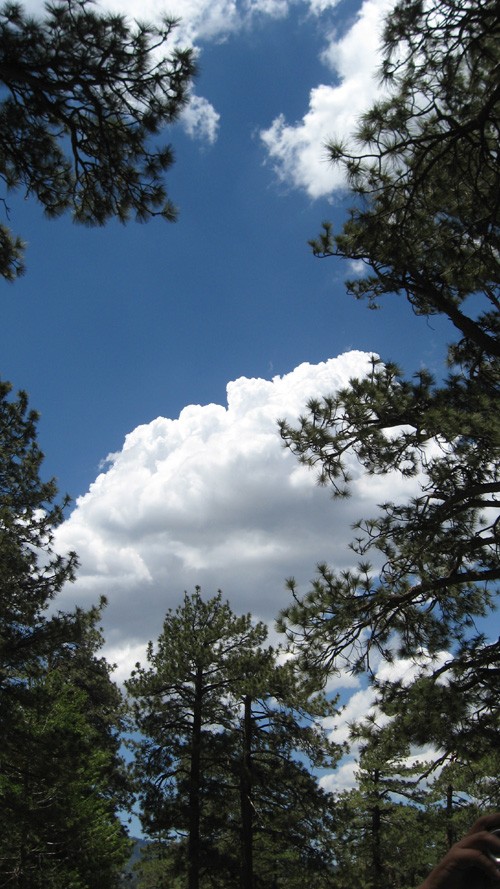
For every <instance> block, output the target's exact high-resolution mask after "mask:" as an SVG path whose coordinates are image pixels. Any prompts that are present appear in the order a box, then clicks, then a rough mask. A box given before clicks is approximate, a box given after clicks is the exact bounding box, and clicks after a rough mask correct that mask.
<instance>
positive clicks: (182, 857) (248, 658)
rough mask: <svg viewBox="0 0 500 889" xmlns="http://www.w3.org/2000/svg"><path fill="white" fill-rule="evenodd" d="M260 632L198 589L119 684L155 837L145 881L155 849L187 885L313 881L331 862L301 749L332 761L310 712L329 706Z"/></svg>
mask: <svg viewBox="0 0 500 889" xmlns="http://www.w3.org/2000/svg"><path fill="white" fill-rule="evenodd" d="M266 636H267V630H266V628H265V626H264V625H263V624H262V623H256V624H253V623H252V620H251V618H250V616H249V615H245V616H243V617H236V616H235V615H234V614H233V613H232V611H231V609H230V607H229V605H228V604H227V603H223V602H222V599H221V595H220V594H218V595H217V596H216V597H214V598H212V599H210V600H209V601H207V602H204V601H203V599H202V598H201V594H200V591H199V589H197V590H196V592H195V594H194V596H191V597H188V596H187V595H185V597H184V602H183V604H182V605H181V606H180V607H179V608H178V609H177V610H176V611H175V612H172V611H169V612H168V613H167V617H166V619H165V623H164V627H163V632H162V634H161V636H160V638H159V640H158V645H157V648H156V650H155V649H153V646H152V645H150V646H149V650H148V661H149V664H150V667H149V669H144V668H141V667H140V666H139V665H138V666H137V669H136V671H135V673H134V675H133V676H132V678H131V680H130V681H129V682H128V683H127V687H128V690H129V692H130V693H131V695H132V696H133V697H134V698H135V702H136V703H135V709H136V722H137V727H138V729H139V730H140V732H141V733H142V735H144V740H142V741H140V742H139V743H138V754H137V774H138V778H139V784H140V795H141V798H142V807H143V822H144V825H145V828H146V830H147V831H148V832H149V833H150V834H151V835H152V836H153V837H154V838H155V839H156V840H158V841H159V845H157V847H156V848H157V852H158V854H157V855H156V856H155V855H153V856H152V855H149V856H148V861H147V862H146V863H145V867H144V885H148V880H149V879H150V877H151V874H152V873H153V874H154V873H156V872H157V868H158V864H155V863H154V862H155V861H157V862H158V861H161V860H162V856H163V873H164V877H165V880H166V881H167V880H168V879H173V878H175V877H177V876H182V875H183V874H187V885H188V887H190V889H191V887H193V886H196V887H198V886H203V887H205V886H207V887H208V886H227V885H239V886H240V887H241V889H246V887H256V886H262V887H264V886H270V887H271V886H276V887H277V886H280V885H282V884H284V883H285V882H286V884H287V885H292V884H291V883H290V879H291V874H297V878H298V875H299V874H300V879H301V881H302V883H304V881H305V880H306V879H309V880H310V881H311V884H312V883H313V881H314V879H315V878H318V877H319V878H321V874H324V873H325V872H326V871H327V869H328V861H329V845H328V837H329V833H328V832H329V830H331V822H332V811H331V800H330V799H329V797H328V795H327V794H326V793H323V792H322V791H321V789H320V788H319V787H318V784H317V780H316V779H315V778H314V777H313V776H312V775H311V773H310V772H309V771H308V769H307V768H306V766H305V765H304V764H303V763H302V762H300V761H299V759H298V758H297V757H298V756H299V755H302V757H304V758H305V759H308V760H309V761H311V762H312V763H313V764H314V765H315V766H323V767H327V766H331V765H332V763H333V762H335V761H336V760H337V758H338V755H339V751H338V748H337V747H335V746H334V745H331V744H329V743H328V742H327V741H326V739H325V737H324V735H323V733H322V732H321V730H320V727H319V725H318V721H317V720H318V719H319V718H320V717H322V716H325V715H327V714H329V713H331V712H332V706H331V705H329V704H327V703H326V701H325V700H324V698H323V696H322V695H318V694H314V693H313V692H312V689H311V687H310V686H307V685H306V684H305V683H302V684H301V682H300V681H299V680H298V679H297V677H296V676H295V674H294V671H293V669H292V666H291V665H290V664H285V665H282V666H279V665H278V664H277V662H276V653H275V652H274V650H273V649H272V648H264V647H263V644H264V642H265V639H266ZM165 844H166V845H167V849H166V850H164V846H165ZM160 872H162V867H161V866H160ZM306 885H307V883H306Z"/></svg>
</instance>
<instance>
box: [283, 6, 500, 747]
mask: <svg viewBox="0 0 500 889" xmlns="http://www.w3.org/2000/svg"><path fill="white" fill-rule="evenodd" d="M499 28H500V24H499V19H498V9H497V4H496V3H495V2H494V0H482V2H481V3H476V2H472V0H445V2H439V3H438V2H429V3H426V4H423V3H421V2H418V0H410V2H404V3H398V4H397V6H396V8H395V10H394V11H393V12H391V17H390V20H388V22H387V25H386V29H385V44H384V47H385V49H384V58H383V64H382V75H383V77H384V79H385V81H386V84H387V88H388V95H387V98H385V99H384V100H383V101H381V102H380V103H378V104H377V105H375V106H374V107H373V108H372V109H371V111H369V112H368V113H367V114H366V115H365V116H364V117H363V118H362V120H361V122H360V125H359V129H358V131H357V133H356V140H357V149H358V150H357V151H352V150H350V149H348V148H347V147H346V146H345V145H332V146H331V156H332V159H333V160H334V161H335V162H336V163H340V164H342V165H343V167H344V169H345V171H346V174H347V177H348V181H349V185H350V187H351V190H352V192H353V194H354V196H355V199H356V200H355V205H354V207H353V209H352V210H351V213H350V217H349V219H348V221H347V222H346V224H345V225H344V228H343V231H341V232H340V233H339V234H337V235H336V234H335V233H334V232H333V230H332V228H331V226H330V225H329V224H326V226H325V228H324V231H323V234H322V235H321V236H320V238H319V239H318V240H316V241H315V242H313V248H314V250H315V252H316V253H317V254H319V255H324V256H327V255H331V254H335V255H338V256H342V257H346V258H348V259H354V260H357V261H359V262H361V263H363V265H364V266H365V268H366V274H365V275H362V276H360V277H359V278H357V279H356V280H353V281H351V282H350V283H348V290H349V291H350V292H351V293H352V294H354V296H356V297H358V298H363V299H367V300H368V302H369V304H370V305H371V306H375V305H378V304H379V303H380V301H381V300H382V299H383V297H384V296H385V295H386V294H398V295H401V296H404V297H406V299H407V300H408V302H409V303H410V305H411V307H412V309H413V311H414V312H415V313H417V314H420V315H426V316H432V315H435V314H440V315H442V316H444V317H445V318H447V319H449V321H450V322H451V324H452V325H453V327H454V329H455V330H456V331H458V333H459V339H458V340H457V341H456V342H453V343H451V345H450V347H449V350H448V364H449V370H448V375H447V377H446V378H445V379H444V380H442V381H436V380H434V379H433V377H432V375H431V374H430V373H429V372H427V371H426V370H424V371H422V370H420V371H418V372H417V373H416V374H415V375H414V377H413V378H412V379H408V378H406V377H405V376H404V375H403V373H402V371H401V370H400V369H399V368H397V367H396V366H395V365H394V364H391V363H390V362H386V363H382V362H381V361H379V360H376V359H374V361H373V366H372V371H371V373H369V374H368V375H367V376H366V377H365V378H363V379H360V380H352V381H351V382H350V384H349V386H348V387H346V388H345V389H344V390H342V391H341V392H339V393H337V394H336V395H334V396H331V397H326V398H324V399H323V400H316V401H314V402H311V403H310V404H309V405H308V410H307V413H306V414H305V415H304V417H303V418H302V419H301V420H300V423H299V425H298V426H297V427H296V428H294V427H293V426H291V425H290V424H288V423H285V422H284V423H282V424H281V432H282V435H283V439H284V442H285V444H286V446H287V447H289V448H290V449H291V450H292V451H293V452H294V453H295V454H297V455H298V457H299V459H300V460H302V461H303V462H305V463H306V464H308V465H317V466H318V467H319V471H320V481H321V482H323V483H324V484H327V485H329V486H331V488H332V491H333V493H334V495H335V496H345V495H346V494H347V493H348V491H349V482H350V478H349V472H348V460H349V459H350V457H351V456H354V457H355V458H356V459H357V460H358V461H359V463H360V464H361V466H362V467H363V469H364V470H365V472H366V473H367V474H378V475H388V474H389V473H391V472H396V473H399V474H401V475H403V476H407V477H414V478H416V479H417V480H418V486H419V489H418V493H417V494H416V495H415V497H413V499H411V500H410V501H409V502H401V503H397V502H396V503H395V502H392V501H391V500H390V495H389V494H388V499H387V502H386V503H383V504H381V506H380V511H379V513H378V515H376V516H374V517H372V518H364V519H362V520H361V521H360V522H359V524H358V525H357V535H356V537H355V539H354V540H353V543H352V548H353V550H354V552H355V553H357V554H358V556H359V557H360V562H359V566H358V568H357V570H351V571H348V572H344V573H338V572H336V571H335V570H332V569H330V568H329V567H328V566H327V565H322V566H320V567H319V571H318V578H317V580H316V581H315V583H314V585H313V588H312V590H311V592H310V593H309V595H308V596H306V597H305V598H304V600H303V601H299V599H298V596H297V594H296V600H295V602H294V604H293V605H292V606H291V607H290V608H289V609H287V611H286V613H285V616H284V622H285V623H286V625H287V627H288V632H289V635H290V637H292V638H294V639H295V640H296V641H300V640H301V641H302V644H303V653H304V660H305V661H306V662H307V663H318V664H320V665H322V666H323V667H325V668H326V669H330V668H331V667H334V666H335V665H336V664H337V663H338V662H339V660H338V659H339V658H342V657H345V658H346V659H347V662H348V663H349V664H350V665H351V667H352V668H353V669H354V670H357V671H363V670H368V672H369V673H370V663H371V660H370V658H371V656H376V653H377V654H381V655H382V656H383V657H385V658H387V659H393V658H394V657H395V656H397V655H401V656H403V657H405V658H407V657H408V658H413V659H415V661H416V662H417V663H419V664H420V666H421V667H422V670H421V675H420V676H419V677H418V681H417V682H415V683H414V684H413V685H410V686H408V685H404V684H402V683H397V684H393V683H388V684H386V685H385V686H379V688H378V691H379V695H380V697H381V700H382V703H383V706H384V707H387V709H388V712H390V713H391V714H392V715H394V716H395V717H397V718H398V719H399V718H401V719H402V718H404V716H406V727H407V731H408V732H409V733H410V735H412V737H414V739H415V740H418V738H419V737H420V739H421V738H422V733H423V732H422V729H423V719H422V714H424V713H425V715H426V719H427V727H426V730H425V734H426V740H435V741H436V743H439V745H440V746H441V747H444V750H445V751H446V752H447V754H448V755H449V757H453V756H454V755H457V754H458V753H460V752H463V751H464V750H466V749H467V748H468V749H469V753H470V755H473V751H474V749H475V748H476V747H477V746H479V747H481V748H482V747H484V743H485V742H487V743H489V744H490V745H491V744H493V743H496V741H495V738H496V737H497V736H498V728H499V724H498V707H497V706H496V701H495V698H496V686H497V677H498V670H499V666H500V664H499V661H500V645H499V643H498V642H491V641H488V639H487V636H486V634H485V632H484V631H483V630H482V629H478V620H480V619H481V618H484V617H486V616H487V615H489V614H490V612H491V610H492V608H493V607H494V605H495V599H496V593H497V589H498V587H497V583H498V579H499V577H500V562H499V543H500V537H499V525H498V515H497V513H498V497H499V494H500V467H499V448H500V425H499V420H498V388H499V380H500V364H499V357H500V340H499V330H500V328H499V321H498V318H499V316H498V307H499V294H498V285H499V278H498V268H499V266H498V249H499V245H500V241H499V233H498V210H499V197H498V196H499V194H500V188H499V185H500V181H499V177H500V168H499V166H498V155H497V146H498V136H499V132H500V91H499V87H498V70H499V64H500V55H499V46H500V40H499V36H500V34H499ZM372 554H373V555H374V556H375V558H376V560H377V563H378V564H379V565H380V564H381V565H382V568H381V570H380V571H379V570H376V569H375V568H374V567H372V565H371V563H370V556H371V555H372ZM291 586H292V588H293V582H292V584H291ZM483 626H484V624H483ZM443 652H448V653H449V656H448V657H447V660H446V663H443ZM486 739H488V740H487V741H486Z"/></svg>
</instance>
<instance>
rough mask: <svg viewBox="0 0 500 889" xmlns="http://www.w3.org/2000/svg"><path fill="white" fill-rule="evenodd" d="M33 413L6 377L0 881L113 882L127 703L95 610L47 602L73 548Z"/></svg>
mask: <svg viewBox="0 0 500 889" xmlns="http://www.w3.org/2000/svg"><path fill="white" fill-rule="evenodd" d="M36 423H37V415H36V413H35V412H34V411H31V410H29V407H28V400H27V397H26V395H25V394H24V393H20V394H19V395H18V396H17V398H13V397H12V396H11V387H10V386H9V385H8V384H6V383H1V384H0V732H1V736H2V744H1V745H0V791H1V797H2V807H1V811H0V879H1V882H2V885H9V886H12V887H13V889H38V887H42V886H43V887H46V886H50V887H51V889H98V887H101V886H102V885H103V880H105V881H106V883H105V884H106V885H107V886H109V887H110V889H111V887H113V886H115V885H117V884H118V881H119V876H120V871H121V868H122V865H123V861H124V859H125V858H126V855H127V842H126V838H125V835H124V831H123V828H122V826H121V823H120V821H119V819H118V817H117V810H118V807H120V806H125V805H126V803H127V802H128V788H127V780H126V776H125V772H124V766H123V763H122V761H121V758H120V756H119V733H120V731H121V729H122V725H123V718H124V712H123V703H122V699H121V695H120V694H119V692H118V690H117V688H116V687H115V686H114V684H113V683H112V681H111V678H110V668H109V666H108V665H107V664H106V662H105V661H104V660H103V659H102V658H100V657H99V656H98V652H99V649H100V647H101V645H102V638H101V636H100V633H99V630H98V627H97V622H98V620H99V616H100V610H99V609H92V610H91V611H89V612H83V611H82V610H80V609H76V611H75V612H74V613H69V614H67V613H61V612H57V611H55V609H54V606H53V603H54V598H55V597H56V595H57V593H58V592H59V591H60V589H61V588H62V586H63V584H65V583H67V582H69V581H71V580H72V578H73V576H74V571H75V568H76V557H75V555H74V554H70V555H69V556H67V557H63V556H60V555H59V554H57V553H56V552H54V549H53V536H54V529H55V528H56V526H57V524H58V523H59V522H60V521H61V519H62V515H63V508H64V501H63V503H62V504H57V503H56V502H55V498H56V494H57V491H56V487H55V483H54V482H53V481H49V482H43V481H42V480H41V479H40V474H39V472H40V467H41V463H42V459H43V455H42V453H41V451H40V449H39V447H38V444H37V441H36ZM49 609H52V612H51V613H50V612H49Z"/></svg>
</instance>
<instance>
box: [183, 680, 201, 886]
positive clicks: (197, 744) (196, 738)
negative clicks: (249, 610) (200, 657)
mask: <svg viewBox="0 0 500 889" xmlns="http://www.w3.org/2000/svg"><path fill="white" fill-rule="evenodd" d="M202 686H203V671H202V669H201V667H198V671H197V676H196V682H195V700H194V706H193V732H192V743H191V764H190V772H189V835H188V860H187V872H188V889H199V883H200V774H201V770H200V760H201V705H202Z"/></svg>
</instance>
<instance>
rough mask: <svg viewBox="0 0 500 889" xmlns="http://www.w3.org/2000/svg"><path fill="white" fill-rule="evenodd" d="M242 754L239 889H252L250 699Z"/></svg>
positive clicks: (247, 707) (244, 717)
mask: <svg viewBox="0 0 500 889" xmlns="http://www.w3.org/2000/svg"><path fill="white" fill-rule="evenodd" d="M243 707H244V712H243V754H242V762H241V772H240V806H241V869H240V887H241V889H253V805H252V698H251V697H250V695H245V698H244V700H243Z"/></svg>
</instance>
